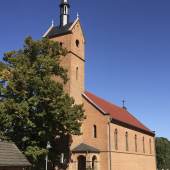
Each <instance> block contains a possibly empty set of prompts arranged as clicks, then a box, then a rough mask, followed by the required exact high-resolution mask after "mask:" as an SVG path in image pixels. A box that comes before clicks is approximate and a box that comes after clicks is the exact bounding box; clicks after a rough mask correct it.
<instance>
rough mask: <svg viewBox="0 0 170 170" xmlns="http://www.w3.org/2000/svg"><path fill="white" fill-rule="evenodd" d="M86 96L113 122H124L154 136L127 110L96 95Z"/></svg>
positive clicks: (88, 94) (87, 93)
mask: <svg viewBox="0 0 170 170" xmlns="http://www.w3.org/2000/svg"><path fill="white" fill-rule="evenodd" d="M84 96H85V97H86V98H87V100H89V101H90V102H91V103H92V104H93V105H94V106H95V107H97V108H98V109H99V110H100V111H101V112H103V113H104V114H109V115H110V116H111V117H112V119H113V120H117V121H118V122H122V123H124V124H127V125H130V126H132V127H134V128H137V129H139V130H142V131H144V132H148V133H149V134H152V135H154V133H153V132H152V131H151V130H150V129H148V128H147V127H146V126H145V125H143V124H142V123H141V122H140V121H139V120H138V119H136V118H135V117H134V116H133V115H132V114H130V113H129V112H128V111H127V110H125V109H123V108H121V107H119V106H116V105H114V104H112V103H110V102H108V101H106V100H104V99H102V98H100V97H97V96H96V95H94V94H92V93H90V92H85V93H84Z"/></svg>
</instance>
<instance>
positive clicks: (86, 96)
mask: <svg viewBox="0 0 170 170" xmlns="http://www.w3.org/2000/svg"><path fill="white" fill-rule="evenodd" d="M82 95H83V96H84V97H85V98H86V99H87V100H89V101H90V102H91V103H92V104H93V105H94V106H95V107H96V108H98V109H99V110H100V111H101V112H102V113H103V114H106V115H107V114H108V113H107V112H105V111H104V110H103V109H102V108H100V107H99V106H98V105H97V104H96V103H94V102H93V100H91V99H90V98H89V97H88V96H87V95H86V94H85V93H83V94H82Z"/></svg>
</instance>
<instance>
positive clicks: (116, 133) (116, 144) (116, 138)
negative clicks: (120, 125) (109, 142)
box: [114, 129, 118, 150]
mask: <svg viewBox="0 0 170 170" xmlns="http://www.w3.org/2000/svg"><path fill="white" fill-rule="evenodd" d="M114 144H115V150H118V130H117V129H115V132H114Z"/></svg>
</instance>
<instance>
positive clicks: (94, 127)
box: [93, 125, 97, 138]
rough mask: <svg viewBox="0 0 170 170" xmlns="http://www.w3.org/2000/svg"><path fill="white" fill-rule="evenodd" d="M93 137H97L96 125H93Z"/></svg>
mask: <svg viewBox="0 0 170 170" xmlns="http://www.w3.org/2000/svg"><path fill="white" fill-rule="evenodd" d="M93 137H94V138H97V126H96V125H94V126H93Z"/></svg>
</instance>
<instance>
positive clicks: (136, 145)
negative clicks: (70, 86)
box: [135, 135, 138, 152]
mask: <svg viewBox="0 0 170 170" xmlns="http://www.w3.org/2000/svg"><path fill="white" fill-rule="evenodd" d="M137 140H138V139H137V135H135V152H137V151H138V141H137Z"/></svg>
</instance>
